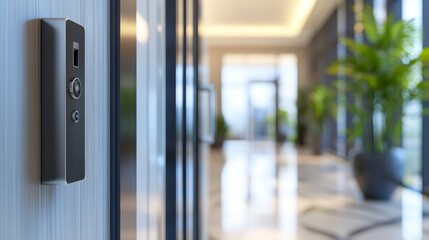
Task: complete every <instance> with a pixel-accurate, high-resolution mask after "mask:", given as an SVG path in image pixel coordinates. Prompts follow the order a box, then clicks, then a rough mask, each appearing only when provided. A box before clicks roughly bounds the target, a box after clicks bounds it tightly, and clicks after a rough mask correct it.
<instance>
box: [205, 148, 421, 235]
mask: <svg viewBox="0 0 429 240" xmlns="http://www.w3.org/2000/svg"><path fill="white" fill-rule="evenodd" d="M209 196H210V197H209V204H208V206H209V207H208V208H209V224H208V225H209V226H208V233H209V238H210V239H213V240H215V239H219V240H220V239H224V240H230V239H231V240H232V239H234V240H240V239H249V240H251V239H264V240H265V239H266V240H276V239H305V240H306V239H309V240H318V239H359V240H360V239H374V240H375V239H377V240H378V239H389V240H396V239H410V240H418V239H429V218H428V219H427V218H425V217H424V216H426V213H429V206H428V204H426V201H425V200H424V199H423V198H422V197H421V196H420V195H419V194H416V193H414V192H411V191H409V190H402V189H398V191H397V192H396V193H395V196H394V199H393V200H392V201H390V202H366V201H364V200H362V198H361V196H360V194H359V191H358V190H357V187H356V185H355V183H354V181H353V177H352V175H351V173H350V167H349V164H348V163H347V162H346V161H344V160H342V159H339V158H337V157H335V156H333V155H323V156H313V155H311V154H309V153H306V152H305V151H298V150H296V149H295V148H294V147H293V146H292V145H290V144H285V145H283V146H281V147H279V148H278V149H277V150H276V147H275V145H274V144H273V143H270V142H258V143H250V142H244V141H229V142H227V143H226V144H225V146H224V149H223V151H218V150H212V153H211V160H210V187H209ZM423 213H424V214H423Z"/></svg>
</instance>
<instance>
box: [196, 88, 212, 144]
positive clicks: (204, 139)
mask: <svg viewBox="0 0 429 240" xmlns="http://www.w3.org/2000/svg"><path fill="white" fill-rule="evenodd" d="M198 90H199V91H200V92H207V93H208V94H209V101H210V102H209V104H210V109H209V115H210V116H209V121H210V124H209V127H210V131H209V134H207V135H201V136H200V137H199V141H200V142H202V143H208V144H213V143H214V142H215V138H216V91H215V89H214V87H213V85H212V84H209V83H200V85H199V86H198Z"/></svg>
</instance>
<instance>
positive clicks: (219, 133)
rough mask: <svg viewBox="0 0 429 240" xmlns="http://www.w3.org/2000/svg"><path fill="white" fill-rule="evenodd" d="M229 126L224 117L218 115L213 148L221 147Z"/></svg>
mask: <svg viewBox="0 0 429 240" xmlns="http://www.w3.org/2000/svg"><path fill="white" fill-rule="evenodd" d="M228 132H229V127H228V124H227V123H226V121H225V118H224V117H223V116H222V115H220V116H218V117H217V118H216V134H215V142H214V143H213V147H214V148H222V147H223V143H224V142H225V139H226V137H227V135H228Z"/></svg>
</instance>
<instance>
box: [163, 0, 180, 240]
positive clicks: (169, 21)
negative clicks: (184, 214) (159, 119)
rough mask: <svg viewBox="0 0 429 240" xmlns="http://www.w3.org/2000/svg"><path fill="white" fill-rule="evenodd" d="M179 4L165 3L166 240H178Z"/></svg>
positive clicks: (167, 1) (168, 0)
mask: <svg viewBox="0 0 429 240" xmlns="http://www.w3.org/2000/svg"><path fill="white" fill-rule="evenodd" d="M176 16H177V14H176V0H166V1H165V25H166V26H165V34H166V42H165V44H166V51H165V64H166V65H165V67H166V69H165V71H166V73H165V77H166V86H165V88H166V89H165V93H166V94H165V95H166V99H165V111H166V112H165V116H166V120H165V125H166V128H165V141H166V143H165V151H166V153H165V155H166V156H165V157H166V173H165V218H166V219H165V225H166V228H165V237H166V239H169V240H170V239H176V230H177V227H176V216H177V213H176V211H177V206H176V196H177V193H176V192H177V191H176V176H177V174H176V136H177V132H176V49H177V46H176V44H177V39H176Z"/></svg>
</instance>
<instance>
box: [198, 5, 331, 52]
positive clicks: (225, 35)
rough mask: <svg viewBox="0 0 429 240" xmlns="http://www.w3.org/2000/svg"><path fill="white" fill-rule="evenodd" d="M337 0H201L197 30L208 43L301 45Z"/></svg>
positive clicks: (320, 23) (319, 25)
mask: <svg viewBox="0 0 429 240" xmlns="http://www.w3.org/2000/svg"><path fill="white" fill-rule="evenodd" d="M338 2H339V0H202V21H201V27H200V33H201V35H202V36H203V37H204V39H205V42H206V43H208V44H211V45H231V44H240V45H243V44H244V45H246V44H247V45H255V44H258V45H261V44H267V45H286V46H295V45H304V44H306V43H307V42H308V41H309V40H310V38H311V37H312V36H313V34H314V33H315V32H316V31H317V30H318V29H319V28H320V27H321V26H322V24H323V23H324V22H325V21H326V19H327V18H328V17H329V15H330V14H331V13H332V12H333V10H334V9H335V7H336V6H337V4H338Z"/></svg>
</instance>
